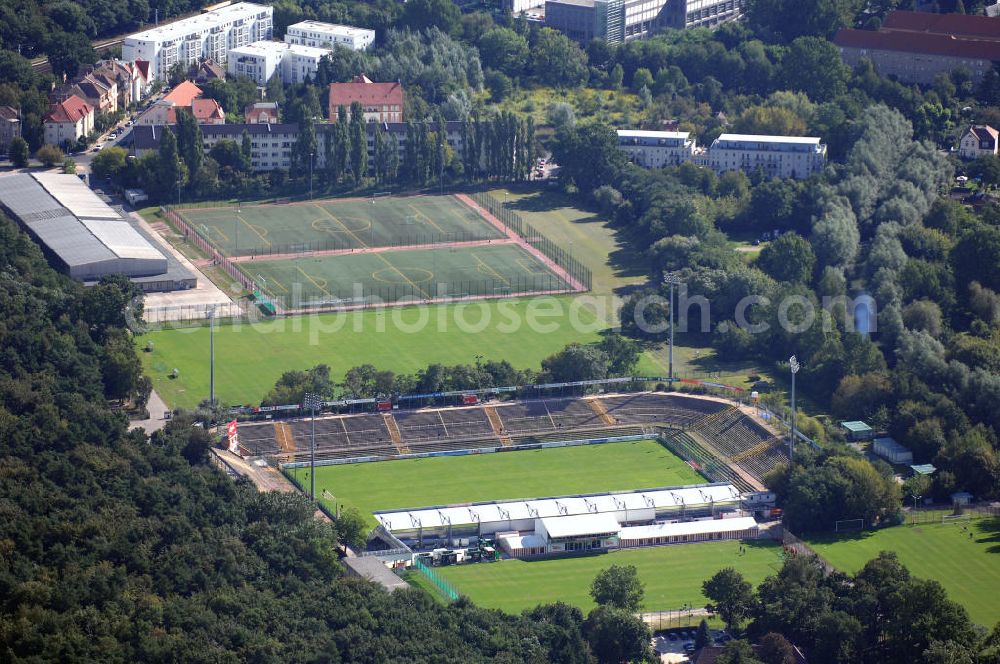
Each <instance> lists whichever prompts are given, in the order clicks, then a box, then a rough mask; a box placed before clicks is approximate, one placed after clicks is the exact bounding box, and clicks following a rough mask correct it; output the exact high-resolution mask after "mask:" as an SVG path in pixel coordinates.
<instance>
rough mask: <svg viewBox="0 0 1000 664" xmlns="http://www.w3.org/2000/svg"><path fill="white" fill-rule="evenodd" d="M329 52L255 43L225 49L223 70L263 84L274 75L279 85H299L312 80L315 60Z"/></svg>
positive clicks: (305, 47) (276, 43) (317, 62)
mask: <svg viewBox="0 0 1000 664" xmlns="http://www.w3.org/2000/svg"><path fill="white" fill-rule="evenodd" d="M329 53H330V49H326V48H314V47H312V46H301V45H299V44H288V43H285V42H277V41H259V42H254V43H253V44H247V45H246V46H241V47H239V48H231V49H229V55H228V59H227V63H226V67H227V71H228V72H229V73H230V74H235V75H237V76H246V77H247V78H251V79H253V80H254V81H255V82H256V83H257V85H262V86H263V85H266V84H267V81H268V79H270V78H271V76H273V75H274V74H275V73H277V74H278V78H280V79H281V81H282V82H283V83H286V84H287V83H301V82H302V81H304V80H305V79H306V77H307V76H308V77H311V78H315V77H316V70H317V69H318V68H319V61H320V59H321V58H322V57H323V56H324V55H328V54H329Z"/></svg>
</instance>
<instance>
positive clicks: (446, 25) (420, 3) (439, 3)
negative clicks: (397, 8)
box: [399, 0, 462, 35]
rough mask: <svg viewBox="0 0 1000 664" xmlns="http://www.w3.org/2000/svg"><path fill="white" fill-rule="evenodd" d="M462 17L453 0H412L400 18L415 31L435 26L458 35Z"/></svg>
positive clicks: (402, 22)
mask: <svg viewBox="0 0 1000 664" xmlns="http://www.w3.org/2000/svg"><path fill="white" fill-rule="evenodd" d="M461 18H462V15H461V12H459V10H458V6H457V5H455V3H454V2H452V1H451V0H410V1H409V2H407V3H406V6H405V7H404V9H403V14H402V16H400V18H399V20H400V23H401V24H402V25H403V26H405V27H408V28H409V29H410V30H413V31H415V32H418V31H421V30H426V29H427V28H431V27H435V28H438V29H439V30H441V32H444V33H445V34H449V35H457V34H458V31H459V28H460V27H461Z"/></svg>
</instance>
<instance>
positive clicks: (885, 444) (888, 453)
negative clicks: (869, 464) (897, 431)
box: [872, 436, 913, 465]
mask: <svg viewBox="0 0 1000 664" xmlns="http://www.w3.org/2000/svg"><path fill="white" fill-rule="evenodd" d="M872 451H874V452H875V454H877V455H878V456H880V457H882V458H883V459H885V460H886V461H888V462H889V463H894V464H906V465H910V464H911V463H913V452H911V451H910V449H909V448H908V447H906V446H905V445H901V444H899V443H897V442H896V440H895V439H894V438H889V437H888V436H886V437H885V438H876V439H875V443H874V445H873V446H872Z"/></svg>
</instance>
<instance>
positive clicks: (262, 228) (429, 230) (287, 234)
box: [175, 196, 503, 256]
mask: <svg viewBox="0 0 1000 664" xmlns="http://www.w3.org/2000/svg"><path fill="white" fill-rule="evenodd" d="M374 200H375V202H374V203H372V199H339V200H338V199H333V200H323V201H306V202H299V203H285V204H263V205H261V204H255V205H247V204H242V205H233V204H229V205H224V206H219V207H204V208H179V209H175V212H177V213H178V214H180V216H181V217H183V218H184V219H185V220H186V221H187V222H188V224H189V225H190V226H191V227H192V228H194V229H195V231H196V232H198V233H201V234H202V235H203V236H204V237H205V238H207V239H208V240H209V241H210V242H211V243H212V244H214V245H215V246H216V247H217V248H218V249H219V250H220V251H222V252H223V253H224V254H226V255H228V256H250V255H256V256H266V255H268V254H285V253H301V252H304V251H323V250H337V249H341V250H342V249H360V248H364V247H391V246H402V245H420V244H440V243H443V242H461V241H474V240H489V239H497V238H500V237H503V234H502V233H501V232H500V231H499V230H498V229H497V228H496V227H495V226H493V225H492V224H490V223H489V222H488V221H486V219H484V218H483V217H482V216H481V215H480V214H478V213H477V212H476V211H475V210H473V209H472V208H470V207H469V206H467V205H465V204H464V203H462V202H461V201H459V200H458V199H457V198H455V197H454V196H408V197H384V198H376V199H374Z"/></svg>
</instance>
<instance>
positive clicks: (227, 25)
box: [122, 2, 273, 81]
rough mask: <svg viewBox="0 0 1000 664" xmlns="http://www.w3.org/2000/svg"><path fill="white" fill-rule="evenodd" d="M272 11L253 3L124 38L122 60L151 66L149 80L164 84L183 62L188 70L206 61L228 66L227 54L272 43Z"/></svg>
mask: <svg viewBox="0 0 1000 664" xmlns="http://www.w3.org/2000/svg"><path fill="white" fill-rule="evenodd" d="M272 14H273V9H272V8H271V7H266V6H264V5H257V4H253V3H250V2H238V3H236V4H234V5H230V6H228V7H223V8H221V9H216V10H213V11H209V12H205V13H204V14H199V15H198V16H192V17H190V18H186V19H182V20H180V21H175V22H173V23H167V24H165V25H161V26H158V27H155V28H152V29H150V30H145V31H143V32H138V33H136V34H134V35H129V36H128V37H126V38H125V41H124V43H123V44H122V60H124V61H126V62H134V61H136V60H145V61H147V62H149V74H150V80H151V81H152V80H154V79H159V80H163V79H165V78H166V77H167V72H168V71H169V70H170V68H171V67H172V66H173V65H174V64H176V63H178V62H180V63H181V64H183V65H185V67H189V66H190V65H193V64H195V63H197V62H199V61H200V60H202V59H204V58H211V59H212V60H215V61H216V62H218V63H219V64H225V63H226V54H227V51H229V50H230V49H233V48H240V47H242V46H246V45H247V44H250V43H253V42H256V41H261V40H267V39H271V36H272V33H273V27H272Z"/></svg>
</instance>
